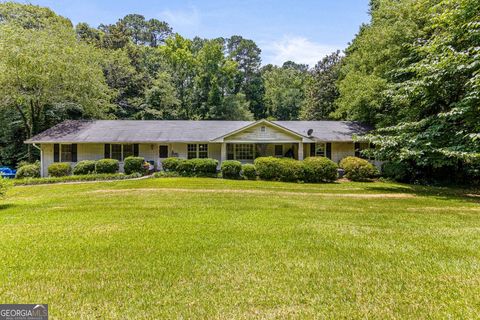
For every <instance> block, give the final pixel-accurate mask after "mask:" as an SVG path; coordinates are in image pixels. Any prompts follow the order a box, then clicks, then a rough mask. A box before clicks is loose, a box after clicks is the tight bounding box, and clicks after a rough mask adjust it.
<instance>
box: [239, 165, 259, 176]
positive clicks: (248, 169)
mask: <svg viewBox="0 0 480 320" xmlns="http://www.w3.org/2000/svg"><path fill="white" fill-rule="evenodd" d="M242 176H243V177H244V178H245V179H247V180H256V179H257V171H256V170H255V166H254V165H253V164H251V163H247V164H244V165H243V166H242Z"/></svg>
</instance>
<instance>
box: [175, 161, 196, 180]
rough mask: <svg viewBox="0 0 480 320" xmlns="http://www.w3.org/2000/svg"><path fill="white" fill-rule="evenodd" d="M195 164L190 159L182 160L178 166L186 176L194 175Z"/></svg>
mask: <svg viewBox="0 0 480 320" xmlns="http://www.w3.org/2000/svg"><path fill="white" fill-rule="evenodd" d="M194 169H195V165H194V164H193V162H192V161H190V160H185V159H183V160H180V162H179V163H178V166H177V172H178V173H180V175H182V176H184V177H191V176H193V173H194Z"/></svg>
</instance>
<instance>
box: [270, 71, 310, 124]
mask: <svg viewBox="0 0 480 320" xmlns="http://www.w3.org/2000/svg"><path fill="white" fill-rule="evenodd" d="M264 70H265V71H264V72H263V75H262V77H263V80H264V83H265V96H264V101H265V108H266V116H267V117H271V118H274V119H277V120H295V119H298V116H299V112H300V109H301V107H302V105H303V103H304V97H305V83H306V81H307V77H308V75H307V73H306V72H305V71H304V70H299V69H298V68H293V67H282V68H279V67H271V68H269V69H264Z"/></svg>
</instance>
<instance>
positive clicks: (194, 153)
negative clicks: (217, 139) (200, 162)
mask: <svg viewBox="0 0 480 320" xmlns="http://www.w3.org/2000/svg"><path fill="white" fill-rule="evenodd" d="M187 158H188V159H195V158H208V144H206V143H199V144H196V143H191V144H188V145H187Z"/></svg>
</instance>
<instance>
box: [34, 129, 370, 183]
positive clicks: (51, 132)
mask: <svg viewBox="0 0 480 320" xmlns="http://www.w3.org/2000/svg"><path fill="white" fill-rule="evenodd" d="M367 131H368V128H367V127H366V126H363V125H361V124H359V123H357V122H349V121H268V120H259V121H217V120H206V121H184V120H158V121H156V120H145V121H144V120H78V121H73V120H69V121H64V122H62V123H60V124H58V125H56V126H54V127H52V128H50V129H48V130H46V131H44V132H42V133H40V134H38V135H36V136H34V137H33V138H31V139H29V140H27V141H26V142H25V143H31V144H33V145H34V146H35V147H36V148H38V149H39V150H40V152H41V175H42V176H46V175H47V168H48V166H49V165H50V164H52V163H53V162H70V163H72V165H75V163H76V162H78V161H81V160H98V159H102V158H112V159H117V160H118V161H120V170H122V169H123V159H125V158H126V157H128V156H141V157H144V158H145V160H146V161H149V162H150V163H152V164H154V165H156V166H157V167H161V163H162V160H163V159H166V158H169V157H179V158H185V159H192V158H213V159H217V160H218V162H219V165H220V164H221V163H222V161H224V160H239V161H241V162H242V163H248V162H253V160H254V159H255V158H256V157H260V156H273V157H291V158H295V159H299V160H302V159H304V158H305V157H308V156H325V157H328V158H330V159H332V160H333V161H334V162H337V163H338V162H339V161H340V160H342V159H343V158H345V157H347V156H359V155H360V151H361V149H363V148H366V147H368V146H366V145H363V144H360V143H355V142H354V141H353V137H354V136H355V135H361V134H364V133H366V132H367Z"/></svg>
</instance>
